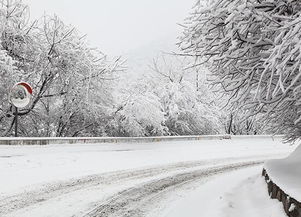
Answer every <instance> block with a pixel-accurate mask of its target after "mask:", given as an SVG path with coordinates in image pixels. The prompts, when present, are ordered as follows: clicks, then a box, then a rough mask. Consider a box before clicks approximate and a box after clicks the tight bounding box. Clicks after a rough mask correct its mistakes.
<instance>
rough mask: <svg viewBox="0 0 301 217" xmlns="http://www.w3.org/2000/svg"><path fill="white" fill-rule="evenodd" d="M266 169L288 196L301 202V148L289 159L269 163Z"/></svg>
mask: <svg viewBox="0 0 301 217" xmlns="http://www.w3.org/2000/svg"><path fill="white" fill-rule="evenodd" d="M265 169H266V170H267V172H268V174H269V176H270V179H271V180H272V181H273V182H274V183H275V184H277V185H278V186H279V187H280V188H281V189H282V190H283V191H284V192H285V193H286V194H288V195H289V196H291V197H293V198H295V199H296V200H298V201H301V185H300V182H301V146H298V147H297V148H296V150H295V151H294V152H293V153H292V154H291V155H290V156H288V157H287V158H284V159H277V160H270V161H267V162H266V164H265Z"/></svg>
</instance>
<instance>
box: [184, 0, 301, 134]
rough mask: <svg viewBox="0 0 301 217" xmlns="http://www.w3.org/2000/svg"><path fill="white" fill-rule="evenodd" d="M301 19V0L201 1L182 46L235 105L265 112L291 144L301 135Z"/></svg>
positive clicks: (252, 110) (196, 7) (195, 10)
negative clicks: (205, 67) (212, 77)
mask: <svg viewBox="0 0 301 217" xmlns="http://www.w3.org/2000/svg"><path fill="white" fill-rule="evenodd" d="M300 15H301V2H300V1H288V0H276V1H271V0H262V1H257V0H234V1H232V0H213V1H209V3H208V5H202V3H201V1H199V2H198V3H197V4H196V6H195V9H194V12H193V13H192V16H191V17H190V18H189V19H187V23H186V24H185V26H186V27H185V30H184V34H183V36H182V38H181V43H180V46H181V48H182V50H183V52H184V53H186V55H189V56H194V57H197V58H198V61H197V62H196V63H194V65H199V64H207V66H208V67H209V70H210V71H211V72H212V73H213V75H214V76H215V78H216V79H215V84H218V85H220V86H221V87H222V88H223V90H224V91H226V92H227V93H229V94H230V99H231V101H232V102H233V106H234V107H243V108H244V109H245V110H248V111H249V112H250V114H251V115H254V114H258V113H264V114H265V115H266V117H268V118H269V119H270V120H272V121H274V122H277V123H278V124H277V131H278V132H283V131H285V132H287V133H288V136H289V138H290V139H292V140H294V139H296V138H298V137H300V136H301V118H300V117H301V116H300V115H301V110H300V102H301V72H300V71H301V68H300V63H301V52H300V41H301V40H300V39H301V16H300Z"/></svg>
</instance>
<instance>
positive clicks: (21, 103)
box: [9, 82, 32, 137]
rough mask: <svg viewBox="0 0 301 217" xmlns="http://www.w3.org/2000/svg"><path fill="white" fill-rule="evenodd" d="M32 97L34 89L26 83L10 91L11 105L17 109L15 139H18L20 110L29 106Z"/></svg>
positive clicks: (19, 84) (17, 85)
mask: <svg viewBox="0 0 301 217" xmlns="http://www.w3.org/2000/svg"><path fill="white" fill-rule="evenodd" d="M31 97H32V87H31V86H30V85H29V84H28V83H26V82H19V83H17V84H15V85H14V86H13V88H12V89H11V91H10V96H9V99H10V103H11V104H12V105H13V107H14V108H15V137H18V108H24V107H26V106H27V105H29V103H30V100H31Z"/></svg>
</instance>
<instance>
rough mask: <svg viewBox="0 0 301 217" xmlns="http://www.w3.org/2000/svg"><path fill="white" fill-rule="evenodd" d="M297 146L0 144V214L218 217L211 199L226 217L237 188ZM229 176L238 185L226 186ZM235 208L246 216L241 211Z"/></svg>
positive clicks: (241, 142)
mask: <svg viewBox="0 0 301 217" xmlns="http://www.w3.org/2000/svg"><path fill="white" fill-rule="evenodd" d="M293 148H294V147H290V146H288V145H284V144H282V143H281V142H280V141H279V140H275V141H274V140H272V139H270V138H266V139H263V138H261V139H252V140H245V139H233V140H211V141H209V140H208V141H204V140H203V141H187V142H183V141H182V142H160V143H143V144H142V143H140V144H137V143H136V144H134V143H133V144H89V145H88V144H82V145H50V146H43V147H40V146H32V147H21V146H15V147H10V146H1V147H0V171H1V175H0V176H1V177H0V178H1V179H0V216H3V217H8V216H10V217H48V216H49V217H69V216H70V217H71V216H73V217H80V216H86V217H96V216H118V217H121V216H133V217H134V216H137V217H138V216H139V217H141V216H153V217H154V216H168V217H171V216H173V217H175V216H183V217H184V216H185V217H186V216H191V217H193V216H210V217H213V215H212V213H211V214H210V209H212V206H211V207H210V206H209V205H204V204H205V203H207V204H211V203H210V201H211V202H212V203H214V204H216V205H215V206H214V207H215V208H216V207H218V208H219V209H216V210H224V211H225V212H223V213H224V214H225V215H224V216H227V213H231V212H232V214H233V212H234V211H233V210H232V209H231V204H232V203H236V202H237V201H233V202H231V200H234V199H233V198H237V197H238V196H240V197H241V196H243V195H245V196H246V194H242V195H240V194H238V196H235V193H237V192H235V191H237V190H234V192H232V193H231V189H235V188H237V186H235V185H234V183H239V182H243V180H249V182H248V181H247V182H246V183H249V184H250V185H252V184H254V183H259V181H256V180H257V179H258V177H257V176H258V175H259V174H260V172H261V168H262V162H263V160H265V159H270V158H279V157H283V156H286V155H287V154H288V153H290V152H291V151H292V150H293ZM242 174H243V175H242ZM229 177H232V179H233V180H235V181H233V180H232V181H231V182H229V183H228V181H229ZM254 177H257V179H256V178H254ZM250 180H251V181H250ZM252 180H255V181H254V182H252ZM215 182H217V183H219V184H217V185H216V187H215V188H212V183H215ZM244 183H245V182H244ZM263 184H264V183H263ZM210 185H211V187H210ZM223 185H224V186H223ZM205 186H207V187H205ZM221 186H223V187H221ZM260 186H262V188H264V186H263V185H260ZM253 188H255V187H254V186H253ZM212 189H220V190H215V191H213V190H212ZM240 190H241V189H238V191H240ZM241 191H244V190H241ZM196 192H198V193H197V195H196V194H195V193H196ZM214 192H215V193H214ZM263 194H264V193H263ZM221 195H226V196H222V197H223V198H224V197H225V198H226V199H225V200H226V201H227V203H226V202H225V201H224V203H222V202H221V201H220V199H219V197H221ZM193 198H197V199H193ZM262 198H264V197H261V198H260V199H261V200H265V199H262ZM267 198H268V197H266V201H267V202H268V203H269V202H270V201H269V200H268V199H267ZM217 199H219V200H217ZM256 199H257V200H258V198H256ZM202 204H203V206H202ZM217 204H218V205H217ZM229 204H230V205H229ZM261 204H262V203H261ZM187 205H188V206H187ZM235 206H240V207H242V206H246V205H245V204H242V203H240V204H239V203H238V204H235ZM200 207H202V209H201V211H202V213H203V215H201V214H200V213H199V212H200ZM227 207H228V208H227ZM229 207H230V208H229ZM265 207H267V206H265ZM271 207H274V204H273V205H272V206H271ZM246 209H248V207H247V208H246V207H243V210H246ZM234 210H235V212H237V213H239V214H241V212H239V210H240V209H239V207H237V209H234ZM279 210H280V208H279ZM189 212H192V213H191V214H189V215H187V213H189ZM235 212H234V213H235ZM185 213H186V214H185ZM205 213H206V214H205ZM198 214H200V215H198ZM204 214H205V215H204ZM253 214H254V213H253ZM278 214H279V213H278ZM281 214H282V213H281ZM216 216H221V215H216ZM229 216H243V215H229ZM246 216H248V215H246ZM258 216H259V215H258ZM272 216H274V215H272ZM275 216H277V217H278V216H282V215H275Z"/></svg>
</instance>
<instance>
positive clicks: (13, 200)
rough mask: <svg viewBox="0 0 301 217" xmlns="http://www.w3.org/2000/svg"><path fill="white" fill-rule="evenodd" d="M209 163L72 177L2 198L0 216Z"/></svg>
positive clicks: (178, 164)
mask: <svg viewBox="0 0 301 217" xmlns="http://www.w3.org/2000/svg"><path fill="white" fill-rule="evenodd" d="M219 161H222V160H219ZM219 161H216V162H219ZM208 163H212V161H210V162H209V161H198V162H182V163H175V164H170V165H164V166H156V167H152V168H143V169H137V170H124V171H117V172H108V173H103V174H99V175H91V176H87V177H84V178H80V179H72V180H70V181H66V182H57V183H52V184H48V185H44V186H42V187H41V188H40V189H37V190H33V191H29V192H24V193H20V194H16V195H12V196H9V197H4V198H0V216H2V215H4V214H8V213H11V212H15V211H17V210H20V209H23V208H25V207H29V206H31V205H34V204H37V203H42V202H45V201H47V200H50V199H52V198H55V197H58V196H60V195H64V194H68V193H72V192H74V191H77V190H82V189H85V188H90V187H93V186H99V185H111V184H118V183H120V182H126V181H130V180H133V179H143V178H147V177H152V176H156V175H160V174H166V173H169V172H176V171H179V170H185V169H190V168H194V167H199V166H204V165H206V164H208Z"/></svg>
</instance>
